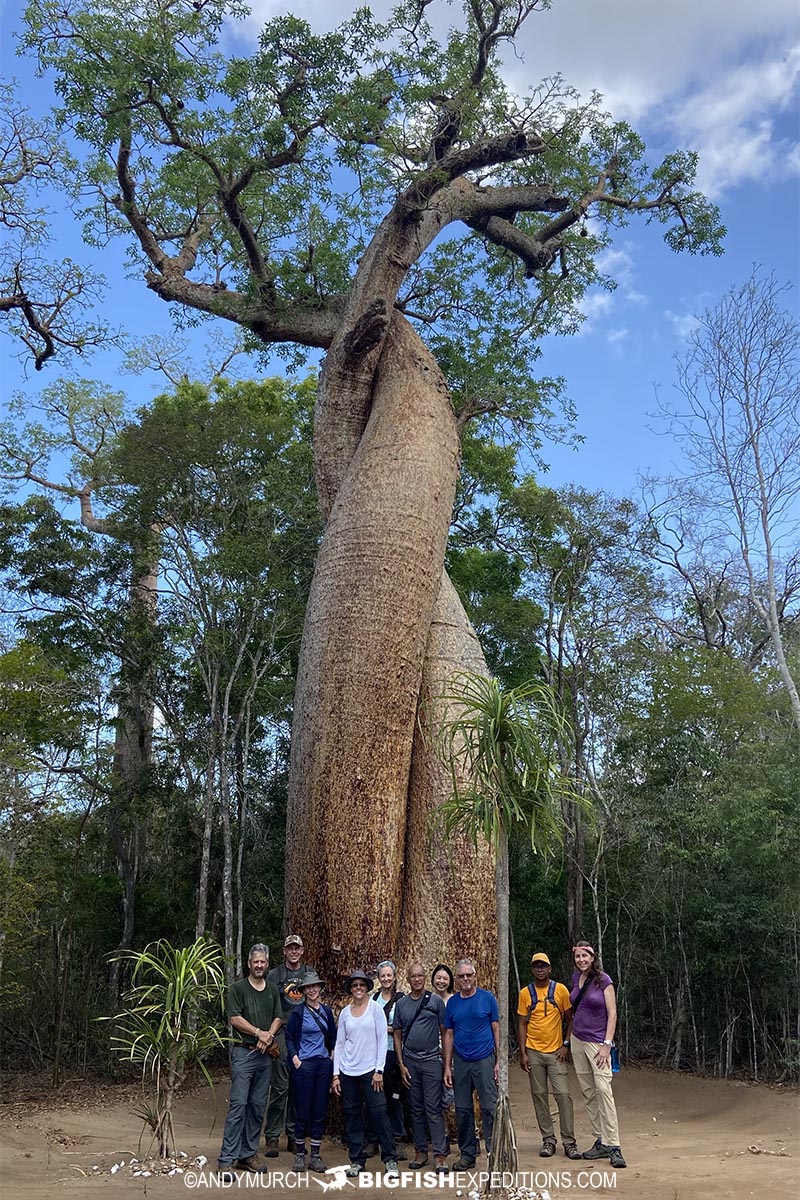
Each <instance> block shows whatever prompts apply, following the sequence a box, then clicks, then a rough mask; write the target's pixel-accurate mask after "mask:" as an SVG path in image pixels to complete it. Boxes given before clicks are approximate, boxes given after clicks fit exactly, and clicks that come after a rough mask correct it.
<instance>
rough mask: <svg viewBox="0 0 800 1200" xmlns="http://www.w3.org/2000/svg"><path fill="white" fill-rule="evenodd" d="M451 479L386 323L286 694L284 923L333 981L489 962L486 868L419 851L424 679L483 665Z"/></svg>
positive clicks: (442, 411) (436, 400)
mask: <svg viewBox="0 0 800 1200" xmlns="http://www.w3.org/2000/svg"><path fill="white" fill-rule="evenodd" d="M458 466H459V440H458V431H457V429H456V422H455V418H454V415H453V412H452V407H451V404H450V399H449V396H448V392H447V386H446V384H445V381H444V378H443V376H442V374H441V372H440V370H439V368H438V366H437V365H436V362H435V360H434V359H433V357H432V355H431V354H430V352H429V351H428V350H427V348H426V347H425V345H424V344H423V343H422V341H421V340H420V339H419V337H418V336H417V335H416V333H415V332H414V331H413V329H412V328H411V326H410V325H409V324H408V323H407V322H406V321H405V320H404V319H403V318H401V317H399V316H397V315H395V316H394V317H393V318H392V322H391V328H390V331H389V334H388V336H387V338H386V342H385V345H384V348H383V351H382V354H381V356H380V359H379V362H378V365H377V368H376V372H375V379H374V387H373V394H372V404H371V409H370V412H369V416H368V419H367V422H366V426H365V429H364V432H363V434H362V436H361V440H360V442H359V443H358V446H357V449H356V450H355V453H354V454H353V456H352V459H351V460H350V463H349V466H347V468H346V470H344V471H342V481H341V484H340V485H339V487H338V491H337V493H336V496H335V499H334V501H333V506H332V509H331V513H330V516H329V518H328V523H327V526H326V529H325V534H324V537H323V541H322V545H321V548H320V552H319V556H318V560H317V564H316V568H315V573H314V579H313V582H312V585H311V593H310V596H309V602H308V608H307V611H306V622H305V629H304V633H303V644H302V648H301V654H300V664H299V669H298V681H297V690H296V694H295V706H294V720H293V740H292V762H291V776H290V792H289V819H288V846H287V881H286V882H287V888H286V895H287V911H288V919H289V924H290V925H291V927H292V928H293V929H297V930H299V931H301V932H302V934H303V937H304V940H305V943H306V949H307V958H308V960H309V961H310V962H313V963H314V964H315V965H316V967H317V969H318V970H320V971H321V972H322V973H323V974H324V975H325V977H327V978H328V979H330V980H331V981H332V982H333V981H334V980H335V979H336V978H337V977H340V976H342V975H343V974H345V973H346V972H347V971H348V970H349V969H350V968H351V967H353V966H354V965H356V964H357V963H363V964H367V965H369V964H374V963H375V962H377V961H378V960H379V959H380V958H382V957H385V955H386V954H387V953H388V952H389V951H392V952H393V953H398V952H399V953H400V954H401V958H402V959H405V956H406V955H411V954H419V955H422V956H424V957H425V959H426V961H428V960H430V959H432V958H433V956H435V955H438V954H445V953H448V954H455V953H457V952H459V951H460V952H462V953H475V954H476V955H478V956H479V957H480V958H481V961H482V962H484V961H487V962H492V961H493V954H492V953H491V950H490V948H489V945H488V944H490V943H491V939H492V931H491V929H487V921H486V911H485V909H486V907H487V906H486V905H485V904H483V903H482V902H481V901H482V899H483V897H484V895H485V891H486V886H487V878H486V877H488V885H489V887H491V878H492V868H491V864H490V863H489V864H488V865H487V861H486V856H485V855H484V856H483V858H482V859H481V860H480V865H479V864H478V862H477V861H476V859H475V856H474V855H473V853H472V852H471V851H469V850H468V848H466V847H460V848H455V847H454V848H453V849H454V851H455V853H454V854H451V855H447V854H444V853H434V854H431V852H430V850H429V849H426V848H425V847H426V841H427V839H428V838H429V836H430V833H429V830H428V829H427V828H426V825H427V820H426V815H427V813H429V812H430V810H431V808H432V807H434V806H435V804H436V803H437V802H438V800H439V799H440V798H444V795H445V794H446V793H445V791H444V787H443V782H444V781H443V780H442V779H441V774H440V773H439V772H438V769H437V768H435V767H434V766H433V764H432V762H431V761H429V757H428V754H429V752H428V751H427V749H426V747H425V746H424V745H423V744H422V742H421V737H422V731H421V729H420V728H419V727H418V725H417V717H418V705H419V699H420V693H421V690H422V688H423V677H424V678H425V680H426V683H427V686H428V688H435V687H436V683H437V682H438V680H440V679H441V678H442V672H443V667H444V666H445V665H446V664H447V663H448V662H451V661H452V663H453V668H454V669H459V670H463V669H464V668H465V667H469V666H474V658H475V654H476V639H475V637H474V634H473V633H472V632H471V631H470V629H469V623H468V621H467V619H466V616H465V615H464V613H463V609H461V606H460V604H459V603H458V598H457V597H455V594H454V592H453V591H452V585H451V584H450V583H449V581H446V582H445V581H444V580H443V562H444V552H445V547H446V544H447V534H448V528H449V523H450V516H451V512H452V505H453V499H454V496H455V487H456V481H457V475H458ZM451 622H452V623H453V625H454V626H455V627H457V630H456V632H455V634H454V633H452V632H451V630H449V629H446V627H447V626H448V625H449V624H450V623H451ZM445 630H446V632H445ZM456 647H458V648H457V649H456ZM477 653H478V654H479V650H478V651H477ZM451 656H454V657H451ZM426 664H427V665H426ZM415 731H416V732H415ZM412 751H413V758H414V766H413V772H412ZM442 850H444V848H442ZM454 859H455V861H456V862H457V864H458V866H457V873H456V874H455V875H454V874H453V873H452V862H453V860H454ZM465 879H466V880H467V881H468V882H469V884H470V888H469V889H467V890H465V889H464V888H463V887H462V888H458V887H457V882H456V881H460V882H462V883H463V881H464V880H465ZM472 885H474V889H475V890H472ZM454 888H456V890H455V892H454ZM423 897H424V899H422V898H423ZM406 903H409V904H410V907H409V911H408V913H406V912H405V907H406ZM489 909H490V911H493V904H491V903H490V904H489ZM473 920H474V927H473ZM476 942H478V943H480V944H479V945H478V944H476ZM487 943H488V944H487ZM398 948H400V949H398ZM431 965H432V963H431Z"/></svg>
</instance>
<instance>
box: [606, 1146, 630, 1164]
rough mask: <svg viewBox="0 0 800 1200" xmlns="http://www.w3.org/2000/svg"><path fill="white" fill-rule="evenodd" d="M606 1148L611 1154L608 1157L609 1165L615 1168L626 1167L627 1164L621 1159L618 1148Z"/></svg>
mask: <svg viewBox="0 0 800 1200" xmlns="http://www.w3.org/2000/svg"><path fill="white" fill-rule="evenodd" d="M608 1148H609V1149H610V1151H611V1154H610V1155H609V1165H610V1166H612V1167H616V1168H620V1167H627V1165H628V1164H627V1163H626V1162H625V1159H624V1158H623V1157H622V1151H621V1150H620V1148H619V1146H609V1147H608Z"/></svg>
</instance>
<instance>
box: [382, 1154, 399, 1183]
mask: <svg viewBox="0 0 800 1200" xmlns="http://www.w3.org/2000/svg"><path fill="white" fill-rule="evenodd" d="M383 1173H384V1175H385V1176H386V1178H387V1179H392V1178H393V1179H399V1178H400V1170H399V1168H398V1166H397V1160H396V1159H394V1158H390V1159H389V1161H388V1162H387V1163H386V1166H385V1167H384V1168H383Z"/></svg>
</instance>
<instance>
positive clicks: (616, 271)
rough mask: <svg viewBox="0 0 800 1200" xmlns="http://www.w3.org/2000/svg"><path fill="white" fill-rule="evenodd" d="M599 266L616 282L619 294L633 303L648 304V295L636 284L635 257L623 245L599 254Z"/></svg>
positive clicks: (611, 247) (612, 247)
mask: <svg viewBox="0 0 800 1200" xmlns="http://www.w3.org/2000/svg"><path fill="white" fill-rule="evenodd" d="M597 266H598V269H599V270H600V271H602V272H603V274H604V275H610V276H611V278H612V279H613V280H614V281H615V282H616V285H617V294H618V295H619V296H622V297H623V298H624V299H625V300H628V301H630V302H631V303H633V304H646V303H647V297H646V296H644V295H643V294H642V293H641V292H639V291H637V289H636V287H635V286H634V259H633V255H632V254H631V252H630V251H629V250H628V249H627V248H626V247H625V246H624V245H623V246H610V247H609V248H608V249H606V250H603V251H602V253H601V254H599V255H598V256H597Z"/></svg>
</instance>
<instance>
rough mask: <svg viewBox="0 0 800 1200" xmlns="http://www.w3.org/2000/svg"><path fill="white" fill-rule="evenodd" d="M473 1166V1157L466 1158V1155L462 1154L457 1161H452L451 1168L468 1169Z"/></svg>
mask: <svg viewBox="0 0 800 1200" xmlns="http://www.w3.org/2000/svg"><path fill="white" fill-rule="evenodd" d="M474 1166H475V1159H474V1158H467V1157H466V1155H464V1154H462V1155H461V1158H459V1159H458V1161H457V1162H454V1163H453V1170H454V1171H469V1170H470V1169H471V1168H472V1167H474Z"/></svg>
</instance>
